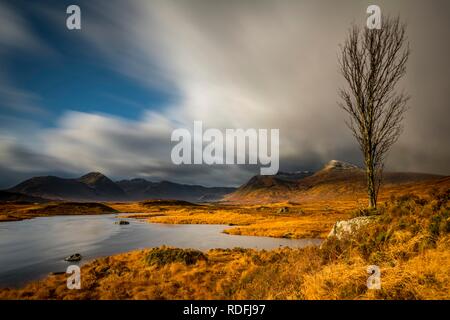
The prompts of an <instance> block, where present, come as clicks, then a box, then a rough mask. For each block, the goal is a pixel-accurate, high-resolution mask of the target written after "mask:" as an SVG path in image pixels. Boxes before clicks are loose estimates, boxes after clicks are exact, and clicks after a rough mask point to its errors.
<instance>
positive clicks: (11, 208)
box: [0, 202, 117, 222]
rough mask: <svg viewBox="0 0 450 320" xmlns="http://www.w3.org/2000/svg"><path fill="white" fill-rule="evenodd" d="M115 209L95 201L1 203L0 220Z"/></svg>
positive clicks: (106, 212)
mask: <svg viewBox="0 0 450 320" xmlns="http://www.w3.org/2000/svg"><path fill="white" fill-rule="evenodd" d="M116 212H117V211H116V210H115V209H113V208H111V207H109V206H108V205H106V204H102V203H95V202H50V203H44V204H40V203H36V204H33V203H1V204H0V222H4V221H18V220H23V219H32V218H36V217H48V216H56V215H92V214H108V213H116Z"/></svg>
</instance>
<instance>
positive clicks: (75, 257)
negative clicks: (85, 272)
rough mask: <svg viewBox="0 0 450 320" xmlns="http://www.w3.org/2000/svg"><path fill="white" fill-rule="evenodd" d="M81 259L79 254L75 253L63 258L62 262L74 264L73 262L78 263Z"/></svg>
mask: <svg viewBox="0 0 450 320" xmlns="http://www.w3.org/2000/svg"><path fill="white" fill-rule="evenodd" d="M81 259H82V256H81V254H79V253H75V254H72V255H70V256H68V257H66V258H64V261H70V262H74V261H80V260H81Z"/></svg>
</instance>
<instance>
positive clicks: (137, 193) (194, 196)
mask: <svg viewBox="0 0 450 320" xmlns="http://www.w3.org/2000/svg"><path fill="white" fill-rule="evenodd" d="M234 190H235V188H221V187H203V186H199V185H186V184H178V183H173V182H170V181H161V182H151V181H147V180H145V179H132V180H122V181H117V182H114V181H112V180H111V179H109V178H108V177H106V176H105V175H103V174H101V173H99V172H91V173H88V174H86V175H84V176H82V177H80V178H75V179H67V178H60V177H55V176H44V177H34V178H31V179H28V180H25V181H23V182H21V183H19V184H18V185H16V186H15V187H13V188H11V189H8V190H5V192H9V193H18V194H21V195H26V196H31V197H39V198H45V199H51V200H69V201H140V200H147V199H178V200H186V201H192V202H198V201H213V200H218V199H221V198H222V197H223V196H224V195H226V194H228V193H231V192H233V191H234ZM5 197H6V196H5Z"/></svg>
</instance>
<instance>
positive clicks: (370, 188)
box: [366, 161, 377, 209]
mask: <svg viewBox="0 0 450 320" xmlns="http://www.w3.org/2000/svg"><path fill="white" fill-rule="evenodd" d="M366 176H367V194H368V196H369V209H376V208H377V196H376V185H375V168H374V165H373V162H372V161H369V162H368V164H367V166H366Z"/></svg>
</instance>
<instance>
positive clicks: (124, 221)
mask: <svg viewBox="0 0 450 320" xmlns="http://www.w3.org/2000/svg"><path fill="white" fill-rule="evenodd" d="M114 224H119V225H125V224H130V222H128V221H126V220H120V221H116V222H114Z"/></svg>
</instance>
